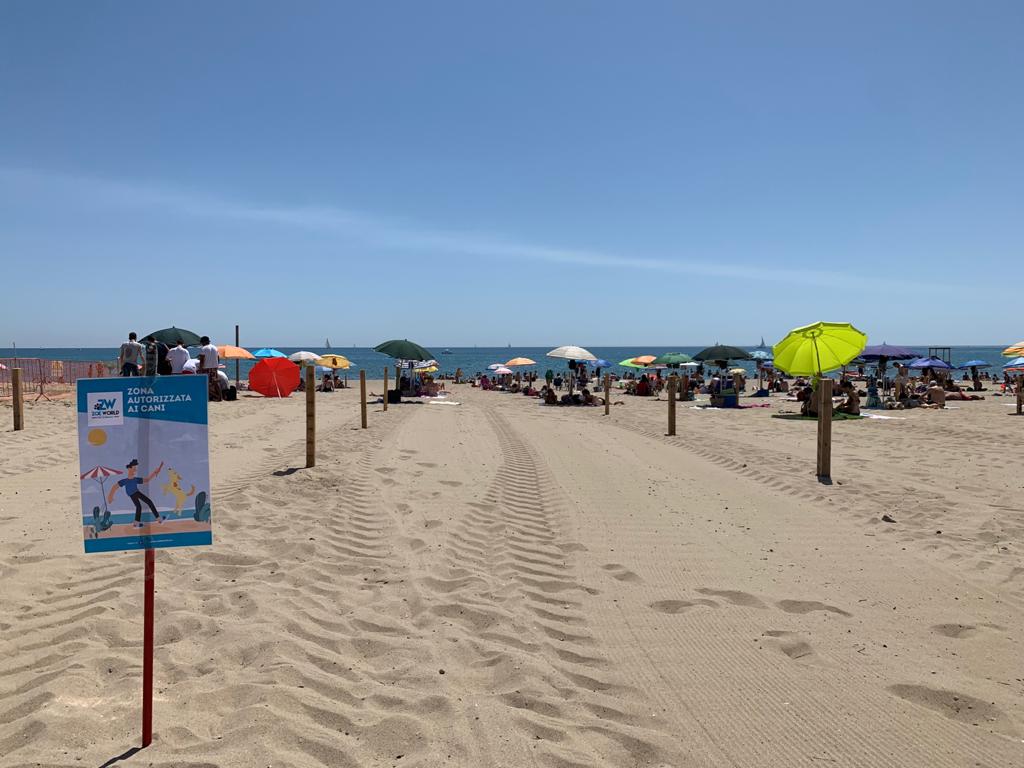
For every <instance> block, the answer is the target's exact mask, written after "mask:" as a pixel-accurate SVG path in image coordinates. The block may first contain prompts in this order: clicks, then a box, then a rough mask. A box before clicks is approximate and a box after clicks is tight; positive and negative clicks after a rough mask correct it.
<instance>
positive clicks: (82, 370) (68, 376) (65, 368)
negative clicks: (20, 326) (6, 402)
mask: <svg viewBox="0 0 1024 768" xmlns="http://www.w3.org/2000/svg"><path fill="white" fill-rule="evenodd" d="M15 368H20V369H21V389H22V392H24V393H25V394H26V395H28V394H32V393H33V392H34V393H36V394H37V395H38V397H45V396H46V395H47V393H50V392H52V393H57V392H71V391H72V390H74V388H75V382H76V381H77V380H78V379H100V378H108V377H110V376H113V375H115V372H114V364H113V363H103V362H99V361H88V360H42V359H40V358H35V357H0V397H11V396H13V394H14V388H13V386H12V383H11V380H12V378H13V376H14V374H13V371H14V369H15ZM37 399H38V398H37Z"/></svg>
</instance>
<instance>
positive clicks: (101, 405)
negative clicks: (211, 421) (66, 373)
mask: <svg viewBox="0 0 1024 768" xmlns="http://www.w3.org/2000/svg"><path fill="white" fill-rule="evenodd" d="M207 386H208V380H207V378H206V377H205V376H153V377H128V378H111V379H79V381H78V459H79V464H80V480H81V482H80V488H81V501H82V509H81V512H82V534H83V540H84V542H85V551H86V552H114V551H123V550H135V549H145V550H148V549H160V548H163V547H191V546H198V545H203V544H212V543H213V530H212V526H211V519H210V518H211V514H210V504H211V502H210V451H209V442H208V439H207V413H206V405H207V403H206V400H207Z"/></svg>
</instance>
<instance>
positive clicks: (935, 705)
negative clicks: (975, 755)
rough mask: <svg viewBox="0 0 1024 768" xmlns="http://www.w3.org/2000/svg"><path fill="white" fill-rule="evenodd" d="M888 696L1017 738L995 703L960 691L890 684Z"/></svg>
mask: <svg viewBox="0 0 1024 768" xmlns="http://www.w3.org/2000/svg"><path fill="white" fill-rule="evenodd" d="M887 690H888V691H889V692H890V693H892V694H894V695H896V696H899V697H900V698H901V699H904V700H906V701H910V702H913V703H914V704H917V705H919V706H922V707H927V708H928V709H930V710H932V711H934V712H938V713H939V714H940V715H944V716H945V717H948V718H949V719H950V720H956V721H957V722H958V723H967V724H968V725H982V726H985V727H986V728H991V729H993V730H995V731H999V732H1000V733H1004V734H1007V735H1009V736H1014V737H1016V736H1018V735H1019V730H1018V728H1017V727H1016V726H1015V725H1014V723H1013V721H1012V720H1011V719H1010V718H1009V717H1007V715H1006V714H1005V713H1004V712H1003V711H1002V710H1000V709H999V708H998V707H996V706H995V704H992V703H990V702H987V701H983V700H981V699H976V698H974V697H973V696H968V695H967V694H964V693H960V692H959V691H947V690H942V689H940V688H929V687H928V686H926V685H907V684H902V685H890V686H889V687H888V689H887Z"/></svg>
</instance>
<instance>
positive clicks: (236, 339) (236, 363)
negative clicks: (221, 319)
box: [235, 325, 241, 391]
mask: <svg viewBox="0 0 1024 768" xmlns="http://www.w3.org/2000/svg"><path fill="white" fill-rule="evenodd" d="M235 346H236V347H237V346H240V345H239V343H238V326H237V325H236V326H235ZM240 363H241V361H240V360H237V359H236V360H235V390H236V391H237V390H238V387H239V386H240V384H239V383H238V379H239V375H238V369H239V365H240Z"/></svg>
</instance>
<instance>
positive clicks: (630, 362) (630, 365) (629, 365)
mask: <svg viewBox="0 0 1024 768" xmlns="http://www.w3.org/2000/svg"><path fill="white" fill-rule="evenodd" d="M619 365H621V366H622V367H623V368H646V367H647V366H646V365H640V364H639V363H634V362H633V358H632V357H627V358H626V359H625V360H623V361H622V362H621V363H619Z"/></svg>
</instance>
